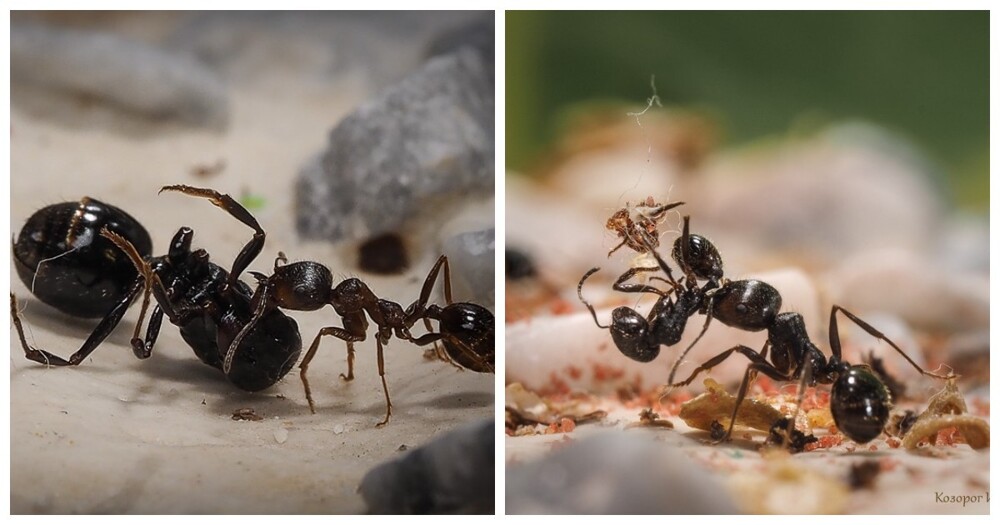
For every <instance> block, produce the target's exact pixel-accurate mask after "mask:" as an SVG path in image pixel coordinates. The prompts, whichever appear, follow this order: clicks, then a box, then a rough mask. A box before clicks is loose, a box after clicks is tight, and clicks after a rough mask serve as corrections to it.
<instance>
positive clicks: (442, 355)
mask: <svg viewBox="0 0 1000 525" xmlns="http://www.w3.org/2000/svg"><path fill="white" fill-rule="evenodd" d="M442 266H443V267H444V301H445V305H449V304H451V303H452V302H453V301H452V297H451V266H450V265H449V264H448V257H447V256H444V255H442V256H441V257H438V260H437V262H435V263H434V266H432V267H431V271H429V272H427V278H426V279H424V286H423V288H422V289H421V290H420V298H419V299H417V302H416V303H415V304H414V305H411V306H410V309H412V310H411V314H410V315H411V316H415V315H417V314H418V313H422V312H421V311H422V310H423V309H424V307H425V306H426V305H427V301H428V300H430V296H431V290H432V289H433V288H434V284H435V282H437V276H438V271H439V270H440V268H441V267H442ZM411 322H412V321H410V320H407V324H410V323H411ZM424 327H425V328H426V329H427V331H428V332H430V331H433V330H434V327H433V326H431V320H430V319H428V318H427V317H424ZM434 355H436V356H437V358H438V359H441V360H443V361H447V362H449V363H451V359H450V358H447V355H448V354H447V352H445V351H444V350H443V349H442V348H441V347H440V346H439V345H438V344H437V343H436V342H435V343H434ZM452 364H454V363H452ZM455 366H458V365H455ZM459 368H461V367H459Z"/></svg>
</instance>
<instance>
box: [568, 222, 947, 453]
mask: <svg viewBox="0 0 1000 525" xmlns="http://www.w3.org/2000/svg"><path fill="white" fill-rule="evenodd" d="M643 242H645V241H643ZM645 249H646V251H647V252H649V253H650V254H651V255H652V256H653V257H654V258H655V260H656V263H657V267H656V268H636V269H631V270H628V271H626V272H625V273H623V274H622V275H621V276H620V277H619V278H618V280H616V281H615V283H614V285H613V288H614V289H615V290H617V291H621V292H628V293H652V294H655V295H657V296H659V299H658V300H657V302H656V303H655V304H654V306H653V308H652V310H651V311H650V312H649V314H648V315H647V316H646V317H643V316H642V315H640V314H639V313H638V312H636V311H635V310H633V309H631V308H629V307H624V306H622V307H619V308H616V309H615V310H614V311H613V312H612V315H611V324H610V325H607V326H605V325H601V324H600V322H599V321H598V320H597V313H596V311H595V310H594V307H593V306H592V305H591V304H590V303H588V302H587V301H586V300H585V299H584V298H583V293H582V289H583V284H584V282H585V281H586V279H587V278H588V277H590V276H591V275H592V274H594V273H596V272H597V271H598V270H599V268H593V269H591V270H590V271H588V272H587V273H586V274H584V276H583V277H582V278H581V279H580V283H579V285H578V287H577V292H578V295H579V298H580V301H581V302H583V304H584V305H585V306H586V307H587V309H588V310H589V311H590V313H591V315H592V316H593V317H594V322H595V323H596V324H597V326H598V327H600V328H607V329H609V330H610V332H611V336H612V339H613V341H614V343H615V346H616V347H617V348H618V349H619V350H620V351H621V352H622V353H623V354H625V355H626V356H628V357H629V358H631V359H634V360H637V361H642V362H648V361H652V360H653V359H654V358H655V357H656V356H657V355H658V354H659V352H660V346H661V345H667V346H670V345H673V344H676V343H677V342H678V341H680V337H681V334H682V333H683V331H684V328H685V326H686V323H687V319H689V318H690V317H691V316H693V315H694V314H696V313H700V314H703V315H705V316H706V319H705V324H704V326H703V328H702V330H701V332H700V333H699V335H698V337H697V338H696V339H695V340H694V341H693V342H692V343H691V344H690V345H689V346H688V348H687V349H685V350H684V352H683V353H682V354H681V355H680V357H679V358H678V359H677V361H676V362H675V364H674V366H673V369H672V370H671V373H670V378H669V380H668V382H669V384H668V385H666V386H665V387H664V388H667V389H669V388H674V387H680V386H685V385H688V384H690V383H691V382H692V381H694V379H695V378H696V377H698V375H699V374H701V373H702V372H705V371H707V370H710V369H712V368H713V367H715V366H718V365H719V364H720V363H722V362H723V361H725V360H726V359H728V358H729V357H730V356H732V355H734V354H736V353H738V354H742V355H743V356H744V357H746V358H747V359H748V360H749V361H750V364H749V365H748V366H747V369H746V372H745V374H744V376H743V381H742V382H741V384H740V388H739V391H738V393H737V396H736V404H735V407H734V409H733V414H732V417H731V418H730V422H729V427H728V429H726V430H725V432H724V433H722V434H720V435H718V436H715V438H714V439H715V441H716V442H720V441H724V440H727V439H729V437H730V436H731V435H732V431H733V426H734V424H735V421H736V414H737V412H738V411H739V407H740V404H741V403H742V402H743V400H744V398H745V397H746V394H747V391H748V390H749V387H750V384H751V382H752V380H753V379H754V378H755V377H756V375H757V374H758V373H762V374H764V375H766V376H768V377H770V378H772V379H774V380H777V381H789V382H790V381H800V389H801V390H804V388H801V387H804V386H807V385H808V386H813V385H816V384H828V385H832V392H831V397H830V410H831V412H832V414H833V419H834V422H835V424H836V426H837V428H838V429H839V430H840V431H841V432H842V433H844V434H845V435H846V436H847V437H849V438H850V439H852V440H854V441H855V442H857V443H867V442H869V441H871V440H872V439H874V438H875V437H877V436H878V435H879V434H881V433H882V431H883V429H884V427H885V424H886V422H887V421H888V419H889V411H890V408H891V407H892V396H891V395H890V394H889V389H888V388H887V387H886V385H885V384H884V382H883V381H882V380H881V379H880V378H879V376H878V375H877V374H875V373H873V371H872V370H871V369H870V368H869V367H868V366H867V365H851V364H850V363H848V362H846V361H844V360H843V358H842V351H841V343H840V332H839V328H838V325H837V314H838V313H840V314H843V315H844V316H845V317H847V318H848V319H849V320H851V321H852V322H854V323H855V324H857V325H858V326H859V327H861V328H862V329H863V330H864V331H865V332H867V333H868V334H870V335H871V336H872V337H875V338H877V339H879V340H882V341H885V342H886V343H888V344H889V345H890V346H892V348H893V349H895V350H896V351H897V352H898V353H899V354H900V355H902V356H903V357H904V358H905V359H906V360H907V362H909V363H910V364H911V365H912V366H913V367H914V368H915V369H916V370H917V371H918V372H920V373H921V374H923V375H926V376H930V377H935V378H938V379H944V380H947V379H952V378H954V377H955V376H954V375H953V374H948V375H939V374H935V373H932V372H928V371H926V370H924V369H923V368H921V367H920V366H919V365H917V363H915V362H914V361H913V360H912V359H910V357H909V356H907V355H906V353H905V352H903V350H902V349H901V348H899V347H898V346H897V345H896V344H895V343H893V342H892V341H890V340H889V339H888V338H887V337H886V336H885V335H884V334H882V332H880V331H878V330H876V329H875V328H874V327H872V326H871V325H869V324H868V323H866V322H865V321H863V320H861V319H860V318H858V317H857V316H856V315H854V314H852V313H851V312H849V311H847V310H845V309H844V308H843V307H841V306H838V305H834V306H833V307H832V308H831V310H830V328H829V336H830V350H831V353H832V355H831V356H830V357H829V359H828V358H827V357H826V356H825V355H824V354H823V352H822V351H820V350H819V348H818V347H816V345H815V344H813V342H812V341H811V340H810V339H809V335H808V334H807V332H806V329H805V322H804V320H803V318H802V315H801V314H799V313H795V312H783V313H779V312H780V311H781V295H780V294H779V293H778V290H777V289H775V288H774V287H773V286H771V285H770V284H768V283H766V282H763V281H760V280H756V279H746V280H739V281H731V280H729V279H726V278H725V277H724V274H723V265H722V257H721V256H720V255H719V252H718V250H717V249H716V248H715V246H714V245H713V244H712V243H711V242H710V241H709V240H708V239H706V238H704V237H702V236H700V235H695V234H692V233H691V232H690V217H684V228H683V233H682V234H681V236H679V237H678V238H677V239H676V241H675V242H674V246H673V251H672V256H673V259H674V261H675V262H676V263H677V265H678V266H679V267H680V270H681V272H682V273H683V275H684V276H683V277H682V278H681V279H679V280H677V279H675V278H674V276H673V274H672V271H671V269H670V267H669V265H668V264H667V262H666V261H665V260H664V259H663V258H662V257H661V256H660V254H659V253H658V252H657V251H656V250H655V248H654V247H653V246H652V245H651V244H649V243H646V245H645ZM657 269H658V270H660V271H662V274H663V276H657V277H655V279H658V280H661V281H663V282H665V283H666V284H668V285H669V288H668V289H666V290H661V289H659V288H657V287H655V286H652V285H649V284H645V285H639V284H629V283H628V282H627V281H628V280H629V279H631V278H632V277H634V276H635V275H637V274H638V273H640V272H650V271H656V270H657ZM699 282H701V283H703V284H699ZM712 319H717V320H719V321H720V322H722V323H723V324H725V325H727V326H731V327H734V328H738V329H740V330H745V331H748V332H759V331H764V330H766V331H767V341H766V342H765V344H764V347H763V348H762V349H761V350H760V351H759V352H758V351H756V350H754V349H752V348H749V347H747V346H744V345H736V346H734V347H732V348H730V349H728V350H726V351H724V352H721V353H720V354H718V355H716V356H715V357H713V358H711V359H709V360H707V361H705V362H704V363H702V364H701V365H699V366H698V367H697V368H696V369H695V370H694V371H693V372H692V373H691V375H690V376H689V377H687V378H686V379H684V380H683V381H679V382H676V383H675V382H674V374H675V372H676V370H677V367H678V366H679V364H680V362H681V360H682V359H683V358H684V356H685V355H686V354H687V352H688V351H690V350H691V348H693V347H694V345H695V344H696V343H697V342H698V340H700V339H701V337H702V336H703V335H704V334H705V332H706V331H707V330H708V326H709V324H710V323H711V321H712ZM769 352H770V354H769ZM769 359H770V361H769Z"/></svg>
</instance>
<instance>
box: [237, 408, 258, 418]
mask: <svg viewBox="0 0 1000 525" xmlns="http://www.w3.org/2000/svg"><path fill="white" fill-rule="evenodd" d="M263 420H264V416H261V415H259V414H257V412H256V411H255V410H254V409H252V408H238V409H236V410H235V411H234V412H233V421H263Z"/></svg>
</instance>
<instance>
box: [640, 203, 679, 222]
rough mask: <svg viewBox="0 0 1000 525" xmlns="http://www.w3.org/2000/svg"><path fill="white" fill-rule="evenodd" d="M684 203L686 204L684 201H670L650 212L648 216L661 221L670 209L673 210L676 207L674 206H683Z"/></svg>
mask: <svg viewBox="0 0 1000 525" xmlns="http://www.w3.org/2000/svg"><path fill="white" fill-rule="evenodd" d="M682 205H684V202H683V201H678V202H670V203H667V204H664V205H662V206H660V207H659V208H656V209H654V210H653V211H651V212H649V216H648V217H649V218H650V219H652V220H653V221H654V222H659V221H660V219H662V218H663V217H664V216H666V214H667V212H668V211H670V210H672V209H674V208H676V207H678V206H682Z"/></svg>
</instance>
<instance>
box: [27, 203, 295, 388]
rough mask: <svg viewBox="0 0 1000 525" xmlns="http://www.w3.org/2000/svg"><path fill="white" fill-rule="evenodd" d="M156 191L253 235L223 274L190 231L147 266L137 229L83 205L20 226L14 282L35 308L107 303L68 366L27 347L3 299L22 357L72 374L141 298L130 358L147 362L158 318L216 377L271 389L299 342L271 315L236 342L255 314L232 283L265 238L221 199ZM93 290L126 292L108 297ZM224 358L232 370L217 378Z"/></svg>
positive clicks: (144, 240)
mask: <svg viewBox="0 0 1000 525" xmlns="http://www.w3.org/2000/svg"><path fill="white" fill-rule="evenodd" d="M160 191H161V192H162V191H177V192H181V193H184V194H187V195H195V196H199V197H207V198H209V199H211V200H212V203H213V204H215V205H216V206H218V207H220V208H222V209H223V210H225V211H226V212H228V213H229V214H230V215H232V216H233V217H234V218H236V219H237V220H239V221H240V222H242V223H244V224H246V225H247V226H249V227H251V228H252V229H253V230H254V236H253V238H252V239H251V240H250V241H249V242H248V243H247V244H246V245H244V246H243V248H242V249H241V250H240V253H239V255H237V256H236V260H235V262H234V263H233V269H232V271H231V272H227V271H226V270H224V269H223V268H221V267H220V266H218V265H216V264H214V263H211V262H209V255H208V252H206V251H205V250H203V249H198V250H194V251H192V250H191V240H192V237H193V236H194V231H193V230H192V229H191V228H188V227H182V228H180V230H178V231H177V233H176V234H175V235H174V238H173V240H172V241H171V243H170V249H169V250H168V252H167V254H166V255H164V256H160V257H152V256H150V255H149V253H150V251H151V247H150V245H151V243H150V242H149V235H148V234H147V233H146V231H145V229H144V228H142V226H141V225H140V224H139V223H138V221H136V220H135V219H133V218H132V217H131V216H129V215H128V214H126V213H125V212H123V211H121V210H119V209H118V208H115V207H113V206H109V205H105V204H102V203H99V202H97V201H95V200H93V199H87V198H84V199H83V200H82V201H81V202H80V204H79V205H78V206H77V207H76V208H75V210H74V208H73V203H63V204H58V205H55V206H50V207H48V208H44V209H42V210H40V211H39V212H37V213H36V214H35V215H33V216H32V218H31V219H29V220H28V223H27V224H26V225H25V227H24V229H22V231H21V234H20V236H19V239H18V241H17V243H16V244H15V247H14V248H15V249H14V257H15V261H16V262H17V264H18V270H19V273H20V274H21V277H22V280H24V281H25V283H26V284H28V283H29V282H33V283H34V286H32V285H30V284H29V287H30V288H31V289H32V290H33V291H34V292H35V293H36V295H38V296H39V298H40V299H42V300H43V301H45V302H49V303H51V304H55V305H60V304H65V305H73V309H74V310H75V311H78V312H79V313H78V315H93V312H94V311H97V312H100V311H101V309H102V308H104V305H105V304H106V303H111V304H112V307H111V309H110V311H108V313H106V314H105V315H104V316H103V318H102V319H101V322H100V323H99V324H98V325H97V327H96V328H95V329H94V331H93V332H92V333H91V335H90V337H88V338H87V340H86V341H85V342H84V343H83V345H82V346H81V347H80V349H79V350H78V351H77V352H76V353H74V354H73V355H72V356H71V357H70V358H69V359H68V360H67V359H63V358H61V357H59V356H57V355H55V354H52V353H51V352H48V351H46V350H42V349H39V348H34V347H32V346H31V345H29V344H28V342H27V341H26V339H25V337H24V330H23V328H22V326H21V320H20V317H19V314H18V311H17V301H16V298H15V296H14V294H13V293H11V296H10V299H11V316H12V318H13V320H14V325H15V327H16V328H17V332H18V336H19V337H20V339H21V346H22V347H23V348H24V354H25V357H27V358H28V359H30V360H32V361H36V362H38V363H41V364H44V365H50V366H67V365H79V364H80V363H81V362H83V360H84V359H86V358H87V356H89V355H90V354H91V353H92V352H93V351H94V350H95V349H96V348H97V347H98V346H99V345H100V344H101V342H102V341H103V340H104V339H105V338H107V336H108V335H109V334H110V333H111V332H112V331H113V330H114V328H115V327H116V326H117V325H118V323H119V322H120V321H121V319H122V317H123V316H124V314H125V312H126V311H127V310H128V308H129V306H130V305H131V304H132V302H133V301H134V300H135V299H136V298H137V297H138V295H139V293H140V292H142V291H143V290H144V289H145V294H144V297H143V303H142V309H141V310H140V314H139V320H138V322H137V323H136V326H135V332H134V333H133V337H132V340H131V346H132V352H133V353H134V354H135V356H136V357H138V358H140V359H145V358H148V357H149V356H150V355H151V354H152V350H153V345H154V344H155V342H156V339H157V337H158V335H159V332H160V326H161V323H162V321H163V315H164V314H166V316H167V318H168V319H169V320H170V322H171V323H173V324H174V325H176V326H178V327H179V328H180V333H181V337H182V338H183V339H184V341H185V342H187V343H188V345H190V346H191V348H192V349H193V350H194V353H195V354H196V355H197V356H198V358H199V359H201V360H202V362H204V363H206V364H208V365H210V366H213V367H215V368H218V369H220V370H223V372H224V373H225V375H226V378H227V379H228V380H229V381H230V382H231V383H232V384H233V385H235V386H237V387H238V388H240V389H242V390H246V391H249V392H255V391H258V390H263V389H265V388H267V387H269V386H271V385H273V384H274V383H276V382H277V381H278V380H279V379H281V378H282V377H284V375H285V374H287V373H288V371H289V370H291V368H292V366H294V364H295V361H296V360H297V359H298V356H299V353H300V352H301V349H302V339H301V337H300V336H299V329H298V325H297V324H296V323H295V320H293V319H292V318H290V317H288V316H286V315H284V314H283V313H281V312H278V311H275V312H269V313H268V314H267V316H266V317H264V318H262V319H260V320H259V322H258V323H257V324H256V325H255V329H254V330H252V331H247V332H248V333H244V330H243V329H244V327H246V325H247V323H248V322H249V321H250V319H251V315H252V313H253V311H252V309H251V308H250V306H251V303H250V299H251V297H252V294H253V290H252V289H251V288H250V287H249V286H247V285H246V283H244V282H242V281H240V280H239V275H240V274H242V273H243V271H244V270H245V269H246V268H247V266H248V265H249V264H250V263H251V262H252V261H253V260H254V259H255V258H256V257H257V255H258V254H259V253H260V251H261V249H262V248H263V246H264V239H265V233H264V230H263V229H262V228H261V227H260V225H259V224H258V223H257V220H256V219H254V217H253V216H252V215H251V214H250V212H248V211H247V210H246V209H245V208H244V207H243V206H242V205H240V204H239V203H238V202H236V201H235V200H234V199H232V198H231V197H230V196H229V195H225V194H220V193H218V192H216V191H213V190H207V189H200V188H192V187H189V186H164V187H163V188H162V189H161V190H160ZM70 248H72V250H73V251H72V253H67V255H66V256H65V257H60V258H58V259H54V258H53V257H55V256H54V255H53V254H56V255H58V254H60V253H65V252H67V251H68V250H69V249H70ZM43 258H47V259H48V260H49V261H51V262H49V263H48V264H50V265H53V263H55V262H56V261H58V264H54V265H53V266H52V267H50V268H45V267H41V268H40V267H39V265H38V263H39V262H40V261H41V260H42V259H43ZM123 261H124V262H123ZM125 263H128V265H129V266H130V267H126V266H125ZM22 266H23V268H22ZM28 277H31V279H30V280H29V279H28ZM95 283H97V284H95ZM100 283H125V284H117V285H116V286H114V287H111V286H105V285H100ZM150 294H152V296H153V297H155V299H156V306H155V307H154V308H153V312H152V314H151V315H150V318H149V323H148V325H147V327H146V335H145V338H144V339H143V338H140V337H139V332H140V328H141V326H142V322H143V319H144V317H145V313H146V309H147V307H148V305H149V298H150ZM67 311H69V312H70V313H73V312H72V311H71V310H67ZM238 334H241V335H242V336H243V337H242V338H241V341H242V343H241V344H239V345H238V346H237V345H231V343H232V342H233V341H234V339H235V338H236V336H237V335H238ZM225 349H228V350H225ZM224 350H225V351H224ZM224 357H229V360H230V364H229V366H227V367H225V368H224V367H223V358H224Z"/></svg>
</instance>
